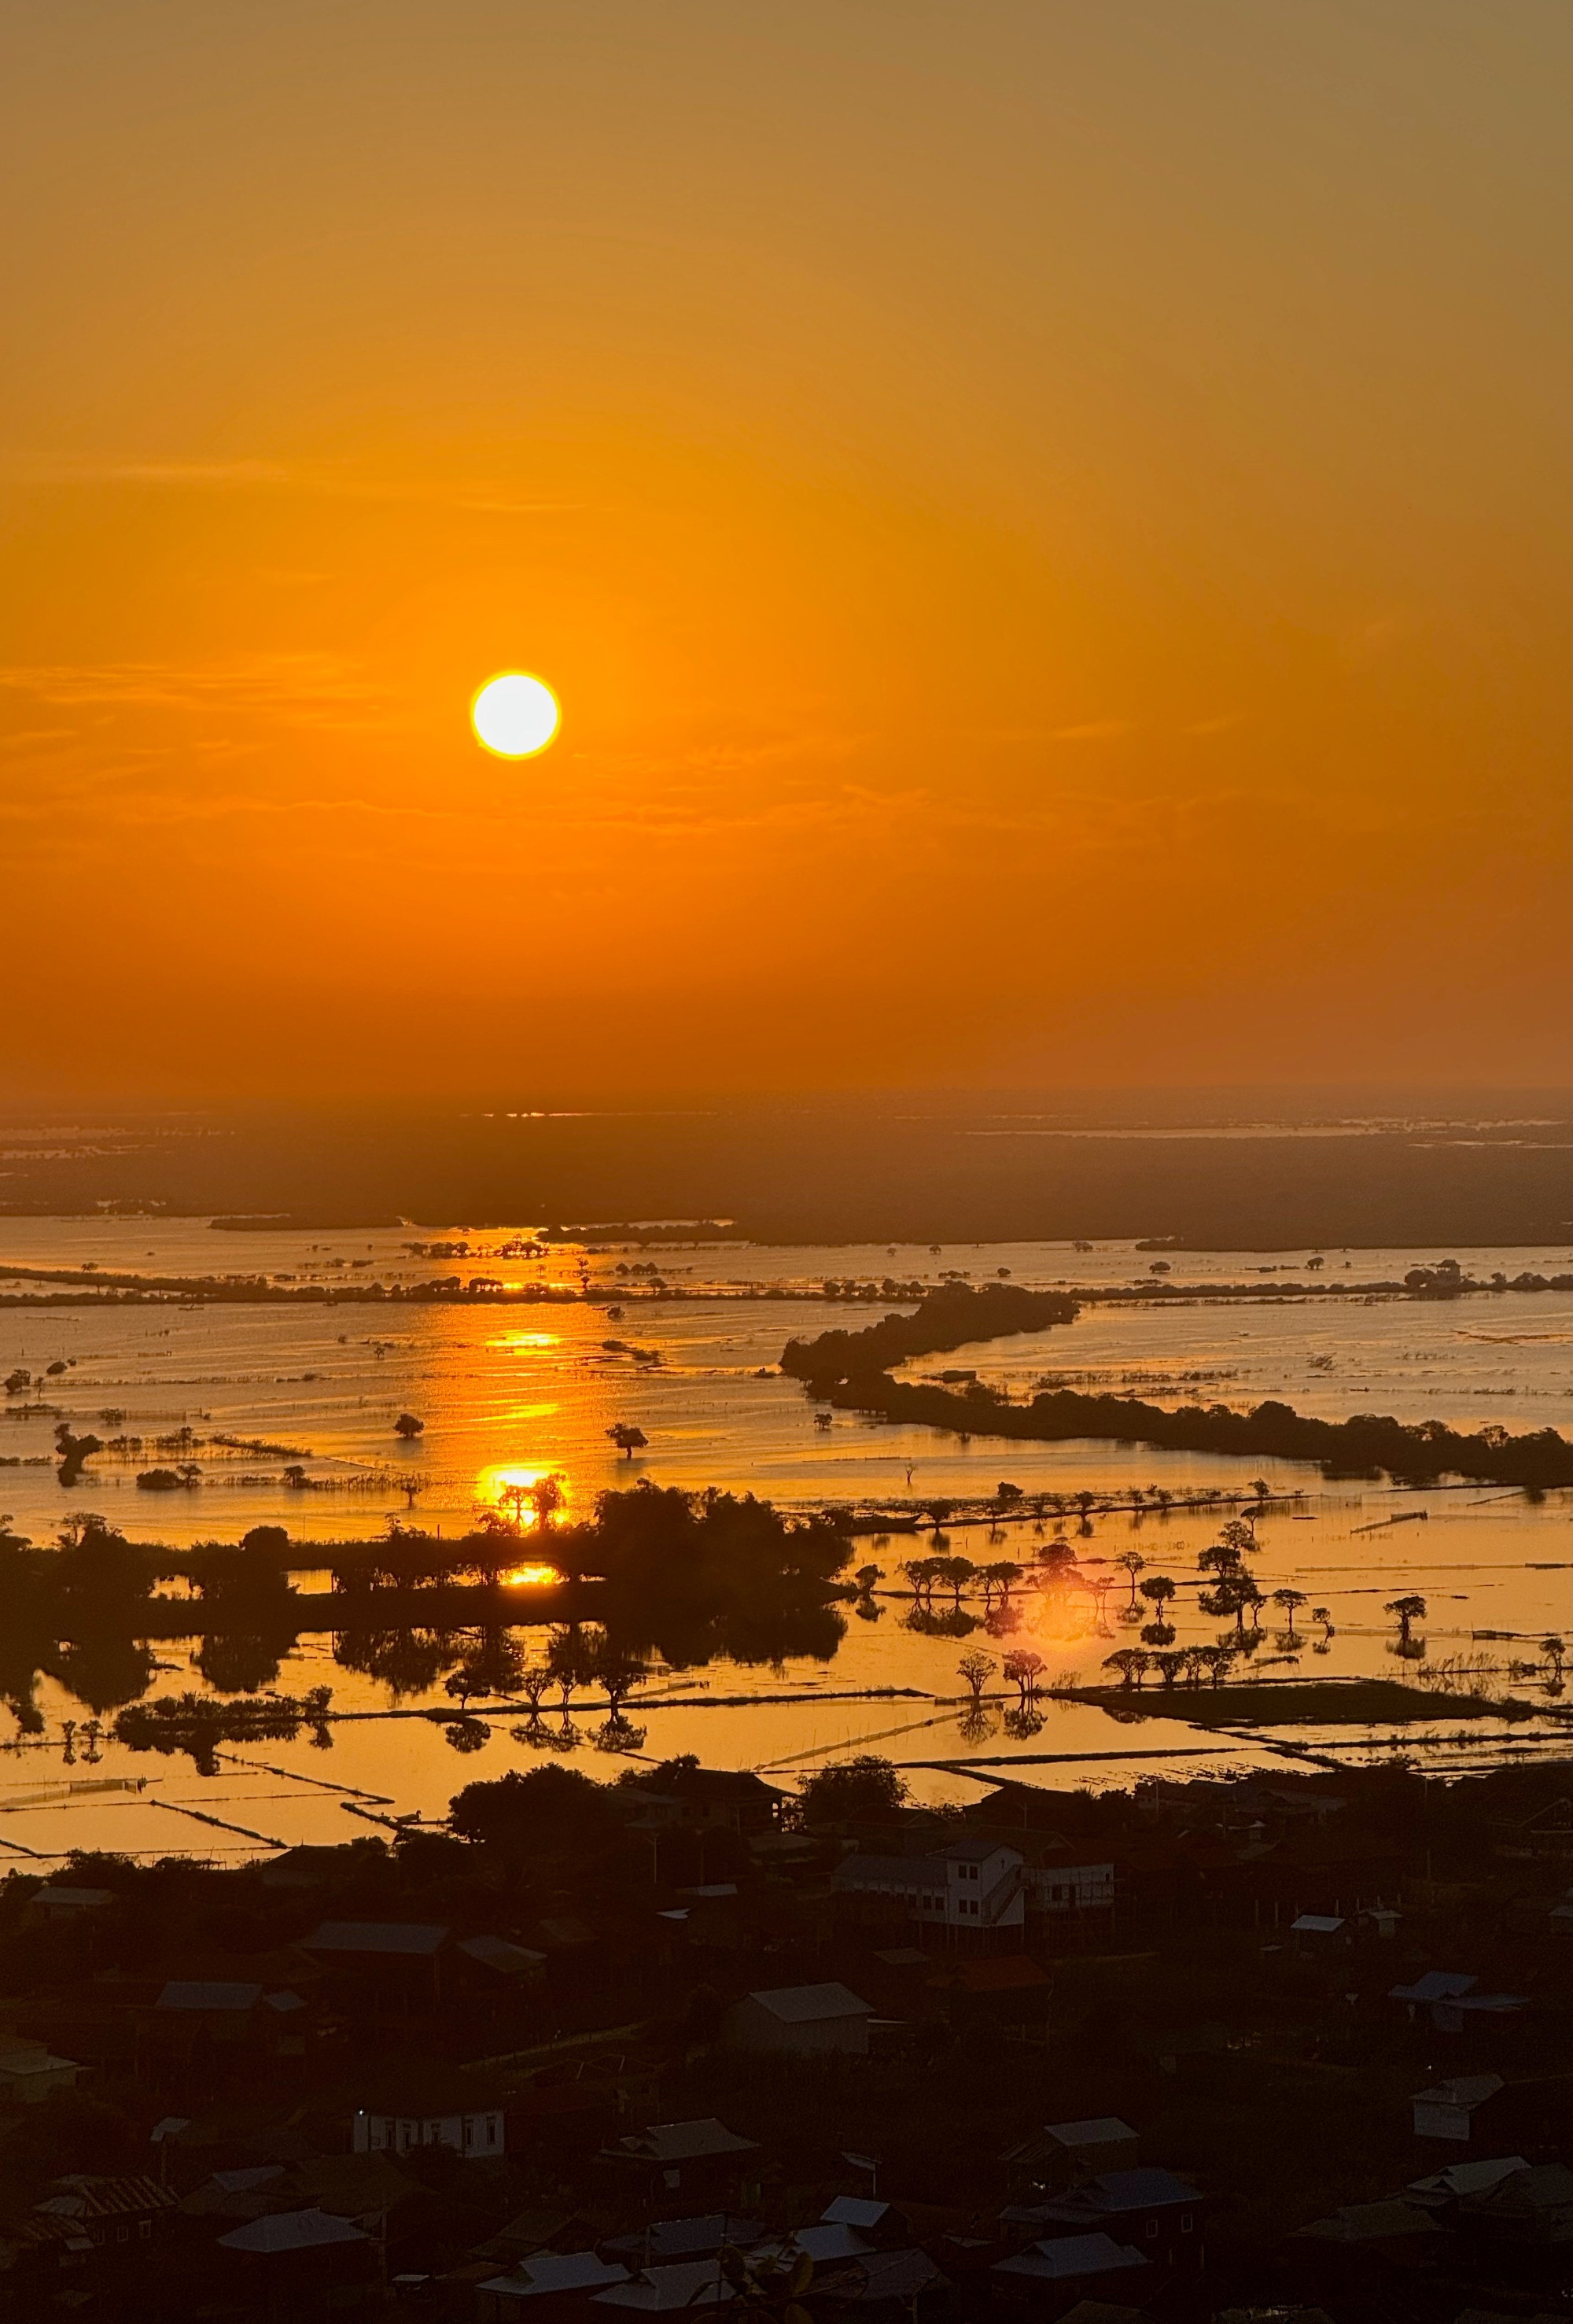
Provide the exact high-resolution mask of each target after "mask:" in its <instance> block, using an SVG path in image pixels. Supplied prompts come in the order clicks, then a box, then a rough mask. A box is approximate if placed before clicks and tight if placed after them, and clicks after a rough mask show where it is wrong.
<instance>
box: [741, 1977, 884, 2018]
mask: <svg viewBox="0 0 1573 2324" xmlns="http://www.w3.org/2000/svg"><path fill="white" fill-rule="evenodd" d="M749 1999H750V2001H757V2002H758V2003H759V2006H760V2008H761V2009H768V2011H769V2013H770V2015H771V2016H772V2017H778V2018H779V2019H780V2021H781V2023H782V2024H784V2025H816V2024H820V2023H822V2022H823V2020H824V2019H826V2018H832V2017H868V2016H869V2015H871V2014H872V2012H871V2009H870V2005H869V2003H868V2002H866V2001H860V1999H859V1998H858V1997H857V1995H856V1994H855V1993H853V1992H852V1991H851V1987H848V1986H844V1985H837V1984H829V1985H781V1986H777V1987H773V1988H772V1990H771V1991H770V1992H768V1993H750V1996H749Z"/></svg>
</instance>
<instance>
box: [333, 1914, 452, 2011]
mask: <svg viewBox="0 0 1573 2324" xmlns="http://www.w3.org/2000/svg"><path fill="white" fill-rule="evenodd" d="M451 1933H452V1932H450V1931H449V1930H448V1929H447V1928H446V1927H445V1926H443V1925H441V1924H439V1923H435V1922H428V1921H320V1922H318V1923H317V1927H316V1928H315V1929H313V1930H312V1932H311V1933H310V1935H309V1936H308V1937H303V1938H302V1939H301V1940H300V1943H299V1950H300V1951H301V1952H303V1953H305V1954H306V1955H307V1956H308V1958H309V1959H310V1960H313V1961H315V1962H317V1964H318V1965H319V1966H320V1967H321V1968H323V1969H326V1970H327V1972H328V1981H329V1989H330V1992H331V1994H332V1997H333V2000H334V2002H335V2004H336V2006H337V2007H339V2008H340V2009H342V2010H344V2011H345V2012H346V2013H347V2014H349V2015H356V2016H365V2015H372V2016H408V2015H412V2014H415V2013H419V2012H420V2011H424V2010H428V2009H430V2008H432V2007H434V2006H436V2005H437V2003H438V2002H439V2001H440V2000H441V1998H442V1996H443V1991H444V1982H445V1970H446V1965H447V1964H446V1956H447V1952H448V1947H449V1941H450V1937H451Z"/></svg>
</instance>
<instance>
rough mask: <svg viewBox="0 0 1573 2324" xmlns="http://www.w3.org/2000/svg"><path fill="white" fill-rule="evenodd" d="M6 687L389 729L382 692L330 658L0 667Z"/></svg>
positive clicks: (85, 701) (95, 701) (49, 698)
mask: <svg viewBox="0 0 1573 2324" xmlns="http://www.w3.org/2000/svg"><path fill="white" fill-rule="evenodd" d="M0 687H5V688H7V689H9V690H10V691H12V692H14V693H18V694H23V695H26V696H30V697H31V698H32V700H33V701H35V702H47V703H50V704H52V705H55V706H57V707H59V708H62V709H69V708H86V707H89V706H100V707H124V708H143V709H145V708H156V709H177V710H212V709H215V708H220V709H225V710H235V711H245V712H250V713H253V714H258V715H271V716H273V717H277V718H281V719H284V720H286V721H287V722H289V723H290V724H305V725H318V726H320V725H357V726H365V725H381V724H386V723H387V722H386V718H385V714H384V712H383V703H384V696H383V695H382V690H381V689H380V688H379V687H375V686H373V685H371V684H369V683H368V682H367V680H366V679H365V678H363V676H362V675H361V674H360V673H359V671H358V670H357V669H355V668H354V665H352V664H351V663H348V662H346V661H344V660H343V659H340V658H339V657H338V656H337V655H335V654H326V653H286V654H251V655H246V656H244V657H242V658H240V659H235V660H231V661H225V662H205V663H191V664H179V663H174V662H152V661H146V662H144V661H119V662H97V663H78V662H53V663H39V664H32V665H18V664H14V665H12V666H11V667H9V668H0Z"/></svg>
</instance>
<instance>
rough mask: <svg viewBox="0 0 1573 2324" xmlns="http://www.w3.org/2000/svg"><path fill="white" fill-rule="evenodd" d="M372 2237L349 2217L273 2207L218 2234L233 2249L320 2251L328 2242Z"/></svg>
mask: <svg viewBox="0 0 1573 2324" xmlns="http://www.w3.org/2000/svg"><path fill="white" fill-rule="evenodd" d="M370 2241H371V2237H370V2236H364V2235H363V2234H362V2233H361V2230H360V2229H359V2227H351V2225H350V2223H349V2221H348V2220H347V2219H336V2218H333V2217H332V2216H331V2215H330V2214H329V2213H328V2212H327V2211H317V2210H309V2211H271V2212H269V2213H268V2214H267V2216H266V2217H265V2218H261V2219H248V2220H247V2221H246V2224H245V2225H244V2227H232V2228H231V2229H230V2231H229V2233H228V2235H226V2236H219V2238H218V2242H219V2246H220V2248H221V2249H222V2250H224V2251H233V2252H261V2253H264V2254H266V2253H276V2252H297V2251H317V2250H320V2249H322V2248H323V2247H324V2246H327V2245H328V2244H364V2243H369V2242H370Z"/></svg>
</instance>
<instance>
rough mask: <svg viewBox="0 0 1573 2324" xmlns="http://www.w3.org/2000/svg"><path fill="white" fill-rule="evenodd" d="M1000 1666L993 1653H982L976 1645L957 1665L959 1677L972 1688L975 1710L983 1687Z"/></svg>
mask: <svg viewBox="0 0 1573 2324" xmlns="http://www.w3.org/2000/svg"><path fill="white" fill-rule="evenodd" d="M998 1667H999V1665H998V1663H996V1661H995V1659H994V1657H993V1655H985V1654H981V1653H980V1652H979V1651H978V1649H977V1648H976V1647H974V1648H973V1649H972V1651H971V1652H970V1654H965V1655H962V1656H961V1661H960V1662H959V1663H958V1664H957V1665H956V1675H957V1677H958V1678H960V1679H962V1680H964V1681H965V1682H966V1683H967V1685H968V1686H969V1687H970V1689H971V1693H972V1706H973V1708H974V1710H976V1708H977V1706H978V1703H979V1701H980V1697H981V1695H982V1692H983V1689H984V1688H985V1686H986V1685H987V1684H988V1683H989V1680H990V1679H991V1678H992V1677H993V1675H994V1674H995V1672H996V1671H997V1670H998Z"/></svg>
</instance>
